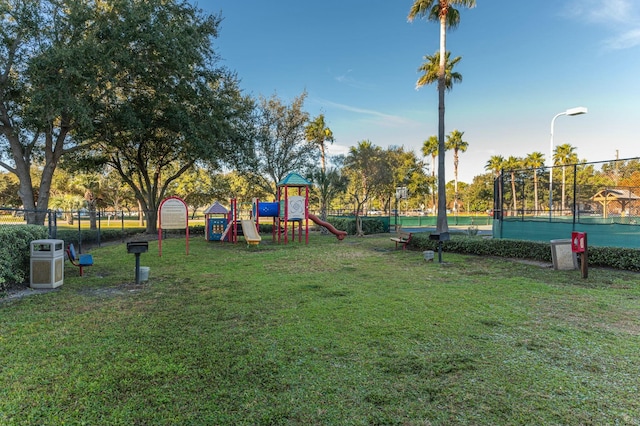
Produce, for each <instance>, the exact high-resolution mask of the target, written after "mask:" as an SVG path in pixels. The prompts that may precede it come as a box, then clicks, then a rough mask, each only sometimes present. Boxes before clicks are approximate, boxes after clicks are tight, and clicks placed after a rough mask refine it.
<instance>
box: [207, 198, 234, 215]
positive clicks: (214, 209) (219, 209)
mask: <svg viewBox="0 0 640 426" xmlns="http://www.w3.org/2000/svg"><path fill="white" fill-rule="evenodd" d="M227 213H229V211H228V210H227V208H226V207H225V206H223V205H222V204H220V203H219V202H217V201H216V202H215V203H213V205H212V206H211V207H209V208H208V209H207V210H205V211H204V214H227Z"/></svg>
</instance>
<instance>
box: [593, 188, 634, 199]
mask: <svg viewBox="0 0 640 426" xmlns="http://www.w3.org/2000/svg"><path fill="white" fill-rule="evenodd" d="M591 199H592V200H593V201H633V200H640V197H638V196H637V195H636V194H634V193H633V192H631V191H630V190H628V189H614V188H605V189H601V190H600V191H598V192H596V194H595V195H594V196H593V197H591Z"/></svg>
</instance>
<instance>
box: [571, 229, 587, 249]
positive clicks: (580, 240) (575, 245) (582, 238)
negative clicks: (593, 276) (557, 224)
mask: <svg viewBox="0 0 640 426" xmlns="http://www.w3.org/2000/svg"><path fill="white" fill-rule="evenodd" d="M586 235H587V234H586V232H572V233H571V251H572V252H574V253H584V252H585V251H586V249H587V244H586Z"/></svg>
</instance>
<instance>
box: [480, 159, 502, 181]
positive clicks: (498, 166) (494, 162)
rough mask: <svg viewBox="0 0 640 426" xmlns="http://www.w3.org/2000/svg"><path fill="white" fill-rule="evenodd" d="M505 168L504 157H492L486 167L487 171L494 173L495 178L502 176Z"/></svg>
mask: <svg viewBox="0 0 640 426" xmlns="http://www.w3.org/2000/svg"><path fill="white" fill-rule="evenodd" d="M503 168H504V157H503V156H502V155H492V156H491V158H489V161H487V164H485V165H484V169H485V170H486V171H490V172H493V174H494V176H495V177H498V176H500V173H501V172H502V169H503Z"/></svg>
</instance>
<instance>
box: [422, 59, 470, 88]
mask: <svg viewBox="0 0 640 426" xmlns="http://www.w3.org/2000/svg"><path fill="white" fill-rule="evenodd" d="M449 56H451V52H447V55H446V57H445V63H446V65H445V81H444V86H445V89H446V90H451V89H452V88H453V83H462V74H460V73H459V72H454V71H453V67H454V66H456V64H457V63H458V62H460V60H461V59H462V57H460V56H458V57H456V58H454V59H453V60H450V59H449ZM424 60H425V61H424V63H423V64H422V65H420V68H418V71H422V72H423V74H422V75H421V76H420V78H419V79H418V81H417V82H416V89H419V88H421V87H422V86H426V85H427V84H433V83H436V82H437V81H438V70H439V69H440V52H436V53H435V54H434V55H433V56H429V55H427V56H425V57H424Z"/></svg>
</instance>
